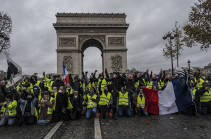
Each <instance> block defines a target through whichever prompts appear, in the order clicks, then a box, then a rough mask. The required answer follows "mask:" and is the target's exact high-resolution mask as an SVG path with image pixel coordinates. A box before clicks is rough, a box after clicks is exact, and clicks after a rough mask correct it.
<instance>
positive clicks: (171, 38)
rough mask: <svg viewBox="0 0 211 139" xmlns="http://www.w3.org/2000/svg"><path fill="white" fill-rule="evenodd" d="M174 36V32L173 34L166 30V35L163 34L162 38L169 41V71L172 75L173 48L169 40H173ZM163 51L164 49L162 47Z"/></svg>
mask: <svg viewBox="0 0 211 139" xmlns="http://www.w3.org/2000/svg"><path fill="white" fill-rule="evenodd" d="M174 37H176V34H174V35H173V34H172V33H171V32H168V33H167V34H166V35H164V36H163V40H166V39H169V42H170V54H171V73H172V76H173V75H174V63H173V48H172V43H171V40H173V39H174ZM163 51H164V49H163Z"/></svg>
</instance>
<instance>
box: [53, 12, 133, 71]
mask: <svg viewBox="0 0 211 139" xmlns="http://www.w3.org/2000/svg"><path fill="white" fill-rule="evenodd" d="M56 17H57V21H56V23H54V24H53V26H54V28H55V29H56V33H57V49H56V51H57V73H58V74H63V69H62V65H63V63H64V64H66V65H67V66H69V68H68V69H69V72H70V73H71V74H73V75H81V73H82V72H83V52H84V50H85V49H86V48H88V47H90V46H95V47H97V48H99V49H100V50H101V52H102V65H103V66H102V67H103V71H104V70H105V68H107V69H108V72H114V71H118V72H125V71H126V70H127V47H126V32H127V28H128V27H129V24H127V23H126V15H125V14H119V13H118V14H113V13H111V14H102V13H96V14H89V13H57V14H56Z"/></svg>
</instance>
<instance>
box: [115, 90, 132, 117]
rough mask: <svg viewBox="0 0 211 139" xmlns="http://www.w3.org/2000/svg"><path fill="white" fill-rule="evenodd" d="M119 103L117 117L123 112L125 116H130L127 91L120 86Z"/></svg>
mask: <svg viewBox="0 0 211 139" xmlns="http://www.w3.org/2000/svg"><path fill="white" fill-rule="evenodd" d="M118 96H119V105H118V111H119V117H122V116H123V114H124V113H126V115H127V117H131V116H132V114H131V110H130V107H129V92H128V91H126V89H125V88H122V89H121V91H119V94H118Z"/></svg>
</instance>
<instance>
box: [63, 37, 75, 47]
mask: <svg viewBox="0 0 211 139" xmlns="http://www.w3.org/2000/svg"><path fill="white" fill-rule="evenodd" d="M59 44H60V45H59V46H60V47H75V46H76V38H73V37H72V38H60V39H59Z"/></svg>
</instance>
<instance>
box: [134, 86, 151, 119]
mask: <svg viewBox="0 0 211 139" xmlns="http://www.w3.org/2000/svg"><path fill="white" fill-rule="evenodd" d="M133 104H134V105H135V106H136V110H137V113H138V115H144V116H146V115H148V113H147V112H146V111H145V110H144V107H145V97H144V93H143V90H142V89H139V94H137V95H136V96H135V97H134V98H133Z"/></svg>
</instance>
